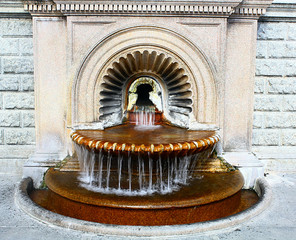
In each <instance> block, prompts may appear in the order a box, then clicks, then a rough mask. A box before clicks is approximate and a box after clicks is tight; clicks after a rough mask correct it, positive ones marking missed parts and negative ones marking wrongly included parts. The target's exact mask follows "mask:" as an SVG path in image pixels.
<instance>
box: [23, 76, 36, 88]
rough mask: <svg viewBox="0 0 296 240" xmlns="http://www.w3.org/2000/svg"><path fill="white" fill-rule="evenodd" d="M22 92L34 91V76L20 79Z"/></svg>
mask: <svg viewBox="0 0 296 240" xmlns="http://www.w3.org/2000/svg"><path fill="white" fill-rule="evenodd" d="M21 90H22V91H34V76H33V75H28V76H23V77H22V78H21Z"/></svg>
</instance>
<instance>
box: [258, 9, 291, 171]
mask: <svg viewBox="0 0 296 240" xmlns="http://www.w3.org/2000/svg"><path fill="white" fill-rule="evenodd" d="M276 7H277V12H275V8H276ZM287 8H288V9H289V11H290V15H288V12H286V15H285V17H284V16H281V10H284V9H287ZM293 9H294V10H293ZM273 11H274V12H273ZM271 13H273V14H271ZM275 14H276V15H275ZM276 16H278V17H276ZM254 111H255V112H254V122H253V128H254V129H253V151H254V152H255V153H257V156H258V157H259V158H260V159H261V160H262V161H264V162H265V165H266V168H267V169H270V170H273V169H277V170H282V171H291V170H292V171H295V170H296V166H295V165H296V164H295V160H296V5H295V4H293V5H292V4H290V6H287V5H283V4H274V5H273V6H272V8H270V11H269V12H268V13H267V16H265V17H264V18H262V19H261V21H260V22H259V24H258V42H257V60H256V78H255V103H254ZM293 159H294V160H293Z"/></svg>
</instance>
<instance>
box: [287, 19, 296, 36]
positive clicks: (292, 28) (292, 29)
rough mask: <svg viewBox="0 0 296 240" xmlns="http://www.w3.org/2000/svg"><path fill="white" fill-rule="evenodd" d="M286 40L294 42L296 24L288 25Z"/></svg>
mask: <svg viewBox="0 0 296 240" xmlns="http://www.w3.org/2000/svg"><path fill="white" fill-rule="evenodd" d="M288 39H289V40H296V23H295V22H294V23H292V22H291V23H288Z"/></svg>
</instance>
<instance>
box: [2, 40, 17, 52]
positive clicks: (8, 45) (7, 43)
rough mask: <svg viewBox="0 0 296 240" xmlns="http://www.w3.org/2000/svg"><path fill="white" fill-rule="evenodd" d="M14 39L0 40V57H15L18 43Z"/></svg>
mask: <svg viewBox="0 0 296 240" xmlns="http://www.w3.org/2000/svg"><path fill="white" fill-rule="evenodd" d="M18 41H19V40H18V39H15V38H0V55H17V54H18V51H19V50H18V48H19V43H18Z"/></svg>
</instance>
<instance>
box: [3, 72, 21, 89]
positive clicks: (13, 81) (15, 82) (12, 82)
mask: <svg viewBox="0 0 296 240" xmlns="http://www.w3.org/2000/svg"><path fill="white" fill-rule="evenodd" d="M18 90H19V77H17V76H3V75H2V76H0V91H18Z"/></svg>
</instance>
